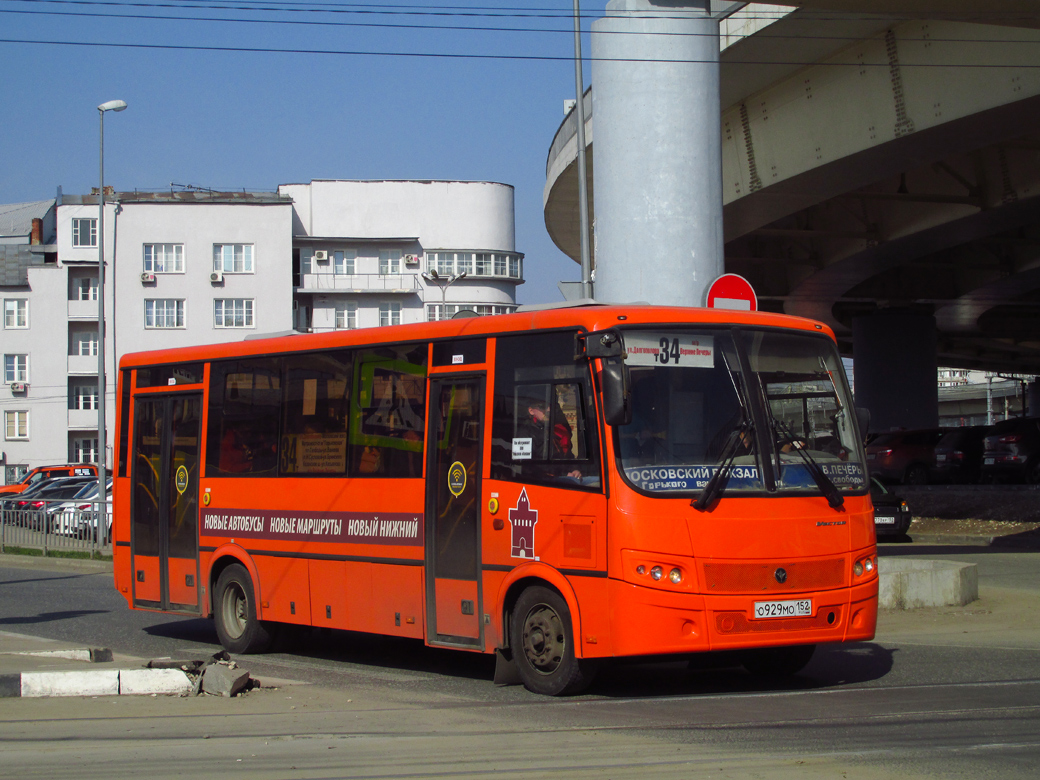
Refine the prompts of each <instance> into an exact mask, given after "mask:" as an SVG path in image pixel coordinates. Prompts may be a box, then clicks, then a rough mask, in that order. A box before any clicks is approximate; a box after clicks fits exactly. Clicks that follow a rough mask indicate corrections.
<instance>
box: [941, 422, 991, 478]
mask: <svg viewBox="0 0 1040 780" xmlns="http://www.w3.org/2000/svg"><path fill="white" fill-rule="evenodd" d="M992 430H993V429H992V428H990V427H989V426H988V425H974V426H970V427H967V428H948V429H947V432H946V433H945V434H943V437H942V438H941V439H939V443H938V444H936V445H935V465H934V466H932V468H931V469H930V470H929V472H928V478H929V480H931V481H932V482H954V483H957V484H961V485H966V484H973V483H975V482H978V481H979V478H980V477H981V476H982V450H983V447H982V444H983V439H984V438H985V437H986V436H987V435H988V434H989V433H991V432H992Z"/></svg>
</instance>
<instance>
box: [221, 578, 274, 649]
mask: <svg viewBox="0 0 1040 780" xmlns="http://www.w3.org/2000/svg"><path fill="white" fill-rule="evenodd" d="M214 594H215V595H216V603H215V604H214V607H215V609H214V610H213V617H214V622H215V623H216V627H217V636H218V637H219V638H220V644H222V645H223V646H224V649H225V650H227V651H228V652H229V653H262V652H263V651H264V650H266V649H267V648H268V647H270V646H271V641H272V639H273V638H274V637H273V635H272V632H271V630H270V629H269V627H268V626H266V625H265V624H264V623H261V622H260V621H259V620H257V617H256V594H255V592H254V590H253V580H252V578H251V577H250V576H249V572H247V571H246V570H245V568H244V567H242V566H240V565H239V564H237V563H233V564H231V565H230V566H228V567H227V568H226V569H224V571H222V572H221V573H220V577H218V578H217V587H216V589H215V591H214Z"/></svg>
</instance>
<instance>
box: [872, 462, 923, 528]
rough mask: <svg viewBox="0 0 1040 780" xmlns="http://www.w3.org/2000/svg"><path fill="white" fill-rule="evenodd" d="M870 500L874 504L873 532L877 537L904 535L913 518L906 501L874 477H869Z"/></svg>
mask: <svg viewBox="0 0 1040 780" xmlns="http://www.w3.org/2000/svg"><path fill="white" fill-rule="evenodd" d="M870 501H871V503H873V504H874V532H875V533H876V534H877V536H878V538H879V539H880V538H881V537H891V538H895V539H901V538H903V537H905V536H906V532H907V531H908V530H910V523H911V521H912V520H913V518H912V517H911V515H910V507H908V506H907V505H906V501H904V500H903V499H902V498H900V497H899V496H897V495H896V494H895V493H893V492H892V491H891V490H889V489H888V488H887V487H885V486H884V485H883V484H881V482H880V481H879V480H877V479H876V478H874V477H871V479H870Z"/></svg>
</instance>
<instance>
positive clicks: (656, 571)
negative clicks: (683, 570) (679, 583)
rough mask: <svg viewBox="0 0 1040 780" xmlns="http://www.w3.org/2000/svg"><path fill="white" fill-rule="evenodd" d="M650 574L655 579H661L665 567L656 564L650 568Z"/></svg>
mask: <svg viewBox="0 0 1040 780" xmlns="http://www.w3.org/2000/svg"><path fill="white" fill-rule="evenodd" d="M650 576H651V577H652V578H653V579H654V580H659V579H661V577H663V576H664V569H662V568H661V567H660V566H655V567H654V568H652V569H651V570H650Z"/></svg>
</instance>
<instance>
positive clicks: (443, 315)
mask: <svg viewBox="0 0 1040 780" xmlns="http://www.w3.org/2000/svg"><path fill="white" fill-rule="evenodd" d="M460 311H472V312H475V313H476V314H478V315H480V316H481V317H489V316H491V315H493V314H512V313H513V312H514V311H516V307H515V306H508V305H497V304H496V305H491V304H486V303H462V304H459V303H447V304H441V303H431V304H429V305H428V306H427V307H426V319H427V322H437V321H438V320H450V319H451V318H452V317H454V316H455V315H456V314H458V313H459V312H460Z"/></svg>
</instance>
